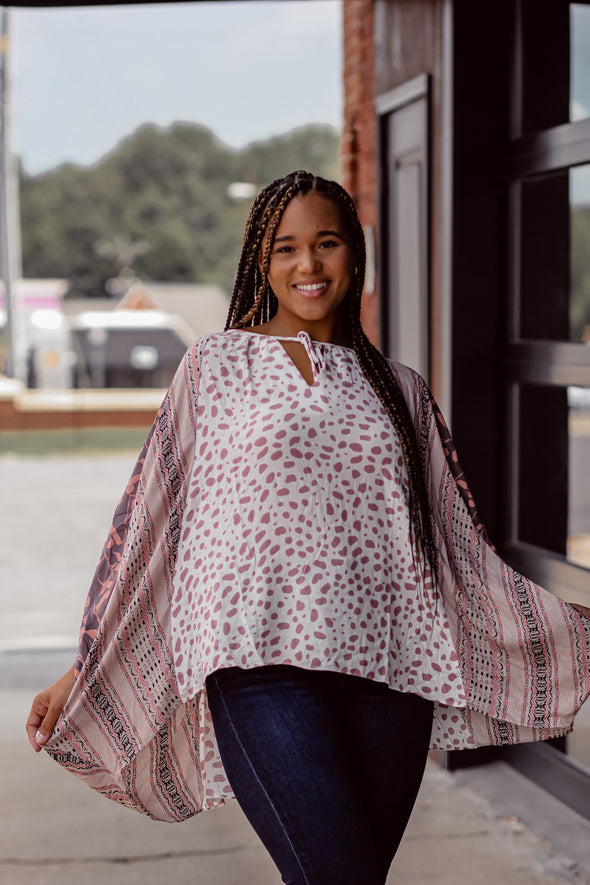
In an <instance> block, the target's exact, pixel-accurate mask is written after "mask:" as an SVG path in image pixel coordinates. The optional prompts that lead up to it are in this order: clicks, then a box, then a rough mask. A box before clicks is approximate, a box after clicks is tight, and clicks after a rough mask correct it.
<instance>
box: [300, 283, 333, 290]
mask: <svg viewBox="0 0 590 885" xmlns="http://www.w3.org/2000/svg"><path fill="white" fill-rule="evenodd" d="M325 285H326V284H325V282H324V283H309V284H307V285H301V286H297V287H296V288H297V289H301V291H302V292H317V290H318V289H323V288H324V286H325Z"/></svg>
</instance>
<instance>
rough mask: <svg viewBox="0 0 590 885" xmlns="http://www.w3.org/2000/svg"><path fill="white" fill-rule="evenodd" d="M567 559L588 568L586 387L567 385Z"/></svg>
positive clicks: (589, 416) (589, 407) (589, 423)
mask: <svg viewBox="0 0 590 885" xmlns="http://www.w3.org/2000/svg"><path fill="white" fill-rule="evenodd" d="M567 398H568V405H569V440H568V448H569V451H568V462H569V469H568V490H569V495H568V497H569V501H568V531H567V558H568V559H569V560H570V561H571V562H575V563H577V564H578V565H583V566H586V568H590V390H589V389H588V388H586V387H569V388H568V392H567Z"/></svg>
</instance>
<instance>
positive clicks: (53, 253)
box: [20, 123, 338, 297]
mask: <svg viewBox="0 0 590 885" xmlns="http://www.w3.org/2000/svg"><path fill="white" fill-rule="evenodd" d="M293 169H309V171H311V172H315V173H316V174H319V175H324V176H327V177H329V178H335V177H337V174H338V135H337V133H336V131H335V130H334V129H333V128H332V127H330V126H318V125H310V126H306V127H302V128H300V129H295V130H293V131H292V132H290V133H287V134H286V135H280V136H276V137H273V138H271V139H268V140H265V141H260V142H254V143H252V144H250V145H247V146H246V147H245V148H243V149H241V150H233V149H232V148H229V147H228V146H227V145H225V144H223V142H221V141H220V140H219V139H218V138H217V137H216V136H215V135H214V134H213V133H212V132H211V131H210V130H208V129H206V128H205V127H203V126H199V125H195V124H190V123H175V124H173V125H172V126H170V127H168V128H167V129H162V128H159V127H157V126H155V125H153V124H147V125H144V126H141V127H140V128H139V129H137V130H136V131H135V132H134V133H133V134H132V135H130V136H129V137H128V138H126V139H124V140H123V141H122V142H120V143H119V145H117V147H116V148H115V149H114V150H113V151H112V152H111V153H109V154H107V155H106V156H105V157H103V158H102V159H101V160H100V161H99V162H98V163H96V164H95V165H93V166H89V167H83V166H77V165H73V164H65V165H62V166H59V167H57V168H56V169H53V170H50V171H49V172H45V173H43V174H41V175H37V176H28V175H27V174H26V172H25V171H22V170H21V177H20V196H21V223H22V247H23V270H24V275H25V276H26V277H62V278H66V279H68V280H70V294H72V295H76V296H81V295H83V296H102V297H104V295H105V288H104V287H105V283H106V282H107V280H108V279H109V278H112V277H115V276H116V275H117V274H118V272H119V271H120V270H121V265H122V261H121V260H119V261H117V258H116V257H115V256H113V255H111V256H109V255H106V254H104V250H101V249H100V247H99V248H98V249H97V246H99V244H101V243H103V244H104V243H107V244H109V243H111V244H112V243H115V242H118V241H121V240H125V239H127V240H129V239H130V240H131V241H132V242H135V241H142V240H143V241H147V243H148V244H149V249H147V250H146V251H145V252H144V253H143V254H140V255H137V256H136V257H135V258H134V260H133V269H134V271H135V273H136V274H137V276H139V277H140V278H142V279H145V280H150V279H151V280H162V281H164V280H166V281H187V282H189V281H190V282H198V283H217V284H219V285H221V286H222V287H223V288H224V289H225V290H226V291H228V292H229V291H230V290H231V288H232V287H233V277H234V273H235V268H236V265H237V261H238V257H239V253H240V248H241V242H242V234H243V228H244V224H245V221H246V218H247V215H248V210H249V201H246V202H245V203H244V202H236V201H235V200H232V199H231V198H230V196H229V195H228V186H229V185H230V184H231V183H232V182H235V181H247V182H251V183H252V184H254V185H256V188H257V189H260V188H262V187H264V186H265V185H266V184H268V183H269V182H270V181H272V180H273V179H274V178H277V177H279V176H282V175H284V174H285V173H287V172H290V171H292V170H293Z"/></svg>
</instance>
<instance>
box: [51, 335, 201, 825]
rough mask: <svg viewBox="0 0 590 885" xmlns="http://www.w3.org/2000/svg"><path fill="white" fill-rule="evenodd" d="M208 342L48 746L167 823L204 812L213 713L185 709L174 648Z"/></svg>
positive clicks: (159, 446) (131, 506) (117, 554)
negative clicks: (208, 716)
mask: <svg viewBox="0 0 590 885" xmlns="http://www.w3.org/2000/svg"><path fill="white" fill-rule="evenodd" d="M203 340H204V339H201V342H198V343H197V344H195V345H193V346H192V347H191V348H189V350H188V352H187V353H186V355H185V357H184V359H183V361H182V362H181V364H180V366H179V368H178V371H177V372H176V375H175V377H174V380H173V382H172V384H171V386H170V389H169V390H168V392H167V394H166V396H165V399H164V401H163V403H162V406H161V408H160V409H159V411H158V413H157V416H156V418H155V421H154V423H153V426H152V428H151V429H150V432H149V434H148V437H147V439H146V442H145V444H144V446H143V449H142V451H141V454H140V456H139V459H138V461H137V464H136V466H135V468H134V470H133V473H132V476H131V478H130V479H129V482H128V483H127V486H126V488H125V491H124V493H123V495H122V497H121V500H120V502H119V504H118V506H117V508H116V511H115V516H114V519H113V524H112V526H111V528H110V530H109V533H108V537H107V540H106V543H105V545H104V549H103V551H102V554H101V557H100V561H99V564H98V567H97V569H96V572H95V575H94V578H93V580H92V584H91V587H90V592H89V594H88V598H87V600H86V606H85V610H84V618H83V622H82V628H81V632H80V647H79V651H78V658H77V662H76V669H77V672H78V678H77V680H76V683H75V685H74V688H73V690H72V693H71V695H70V697H69V699H68V701H67V703H66V705H65V707H64V710H63V713H62V715H61V717H60V719H59V721H58V723H57V726H56V729H55V731H54V733H53V735H52V737H51V738H50V740H49V741H48V743H47V744H46V745H45V749H46V750H47V752H48V753H49V754H50V755H51V756H53V757H54V758H55V759H56V761H58V762H59V763H60V764H62V765H63V766H64V767H66V768H67V769H68V770H70V771H72V772H73V773H74V774H76V775H78V776H79V777H80V778H82V779H84V780H85V781H86V783H87V784H88V785H89V786H91V787H93V788H94V789H96V790H98V791H99V792H101V793H103V794H104V795H106V796H108V797H109V798H111V799H114V800H116V801H118V802H120V803H122V804H124V805H127V806H129V807H132V808H135V809H137V810H139V811H142V812H143V813H145V814H148V815H150V816H152V817H155V818H158V819H161V820H182V819H185V818H186V817H189V816H190V815H191V814H195V813H196V812H197V811H199V810H201V808H202V807H203V795H202V782H203V777H202V771H201V764H200V763H201V762H203V760H202V759H200V758H199V753H200V752H201V753H202V754H203V757H204V756H205V755H206V753H207V748H206V747H203V746H202V741H201V742H200V735H201V734H202V733H203V721H202V717H203V715H205V712H204V710H203V708H202V705H200V703H199V699H198V698H196V699H195V700H194V703H192V704H191V703H188V704H183V703H182V702H181V698H180V694H179V691H178V684H177V680H176V674H175V669H174V662H173V660H174V655H173V650H172V649H171V647H170V645H171V631H170V613H171V606H170V600H171V596H172V590H173V577H174V570H175V564H176V555H177V549H178V543H179V537H180V531H181V521H182V515H183V509H184V505H185V501H186V489H187V484H188V482H189V481H190V474H191V467H192V465H193V462H194V458H195V447H196V445H197V427H198V424H197V416H198V392H199V360H200V352H201V345H202V343H203Z"/></svg>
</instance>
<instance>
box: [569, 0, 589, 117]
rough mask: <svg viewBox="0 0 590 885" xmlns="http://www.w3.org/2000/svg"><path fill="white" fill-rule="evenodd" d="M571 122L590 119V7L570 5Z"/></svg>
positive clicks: (582, 4)
mask: <svg viewBox="0 0 590 885" xmlns="http://www.w3.org/2000/svg"><path fill="white" fill-rule="evenodd" d="M570 41H571V55H570V117H569V118H570V120H571V121H572V122H574V121H575V120H585V119H586V118H587V117H590V6H587V5H586V4H585V3H571V4H570Z"/></svg>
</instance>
